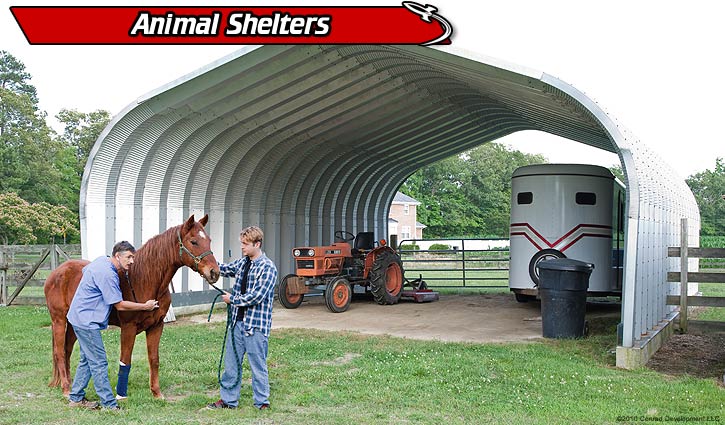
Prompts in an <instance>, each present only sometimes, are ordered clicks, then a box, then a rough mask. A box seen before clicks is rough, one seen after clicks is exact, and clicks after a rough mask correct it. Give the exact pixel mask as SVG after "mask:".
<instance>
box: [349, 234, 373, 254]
mask: <svg viewBox="0 0 725 425" xmlns="http://www.w3.org/2000/svg"><path fill="white" fill-rule="evenodd" d="M373 248H375V233H374V232H359V233H358V234H357V236H355V243H354V245H353V248H352V254H353V255H357V254H358V253H359V252H360V251H369V250H371V249H373Z"/></svg>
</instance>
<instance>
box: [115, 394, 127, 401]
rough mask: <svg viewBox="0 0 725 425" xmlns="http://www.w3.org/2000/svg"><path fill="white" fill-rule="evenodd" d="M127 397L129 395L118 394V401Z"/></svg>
mask: <svg viewBox="0 0 725 425" xmlns="http://www.w3.org/2000/svg"><path fill="white" fill-rule="evenodd" d="M127 398H128V396H125V395H120V394H116V400H118V401H123V400H126V399H127Z"/></svg>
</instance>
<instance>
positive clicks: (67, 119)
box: [56, 109, 111, 177]
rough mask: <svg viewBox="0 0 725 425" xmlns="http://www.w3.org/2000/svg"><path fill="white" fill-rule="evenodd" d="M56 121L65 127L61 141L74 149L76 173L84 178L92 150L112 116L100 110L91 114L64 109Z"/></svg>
mask: <svg viewBox="0 0 725 425" xmlns="http://www.w3.org/2000/svg"><path fill="white" fill-rule="evenodd" d="M56 119H57V120H58V121H60V122H61V123H63V125H64V126H65V128H64V130H63V135H62V136H61V139H62V140H63V141H64V142H65V143H67V144H68V145H69V146H72V147H73V149H74V151H75V159H76V173H77V174H78V176H79V177H82V176H83V170H84V169H85V166H86V161H87V160H88V156H89V155H90V153H91V149H93V145H94V144H95V143H96V140H97V139H98V136H100V135H101V132H103V129H104V128H106V126H107V125H108V123H109V122H110V121H111V114H110V113H109V112H108V111H104V110H100V109H99V110H96V111H93V112H90V113H84V112H78V111H76V110H75V109H62V110H61V111H60V112H59V113H58V115H56Z"/></svg>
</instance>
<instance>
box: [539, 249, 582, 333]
mask: <svg viewBox="0 0 725 425" xmlns="http://www.w3.org/2000/svg"><path fill="white" fill-rule="evenodd" d="M536 267H538V268H539V297H540V298H541V323H542V328H543V335H544V338H581V337H583V336H584V335H585V327H586V323H585V321H584V314H585V313H586V307H587V290H588V289H589V276H590V275H591V274H592V270H594V264H590V263H585V262H583V261H578V260H573V259H571V258H556V259H553V260H547V261H541V262H539V264H537V266H536Z"/></svg>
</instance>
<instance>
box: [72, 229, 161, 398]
mask: <svg viewBox="0 0 725 425" xmlns="http://www.w3.org/2000/svg"><path fill="white" fill-rule="evenodd" d="M135 252H136V250H135V249H134V247H133V245H131V244H130V243H128V242H127V241H121V242H119V243H117V244H116V245H115V246H114V247H113V252H112V254H111V257H110V258H109V257H98V258H97V259H95V260H94V261H93V262H91V263H90V264H88V265H87V266H85V267H84V268H83V277H82V278H81V282H80V283H79V284H78V289H76V293H75V295H74V296H73V301H71V304H70V309H69V310H68V315H67V318H68V322H69V323H70V324H71V325H72V326H73V331H74V332H75V334H76V336H77V337H78V345H79V346H80V351H81V358H80V362H79V363H78V368H77V369H76V376H75V379H74V380H73V386H72V387H71V392H70V395H69V399H70V403H69V405H70V406H71V407H86V408H89V409H96V408H98V403H97V402H91V401H88V400H87V399H86V387H87V386H88V382H89V381H90V379H91V376H92V377H93V383H94V386H95V388H96V394H98V397H99V398H100V399H101V405H102V406H103V407H104V408H107V409H111V410H118V409H119V407H118V402H116V398H115V397H114V396H113V391H112V390H111V383H110V382H109V380H108V359H106V348H105V347H104V346H103V340H102V339H101V330H102V329H106V328H107V327H108V316H109V315H110V314H111V306H115V307H116V309H117V310H119V311H125V310H138V311H141V310H145V311H151V310H154V309H156V308H158V307H159V303H158V301H156V300H148V301H146V302H145V303H135V302H131V301H124V300H123V296H122V295H121V288H120V286H119V284H120V282H119V279H118V272H119V271H120V270H124V271H127V270H128V269H129V268H130V267H131V264H133V258H134V254H135Z"/></svg>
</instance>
